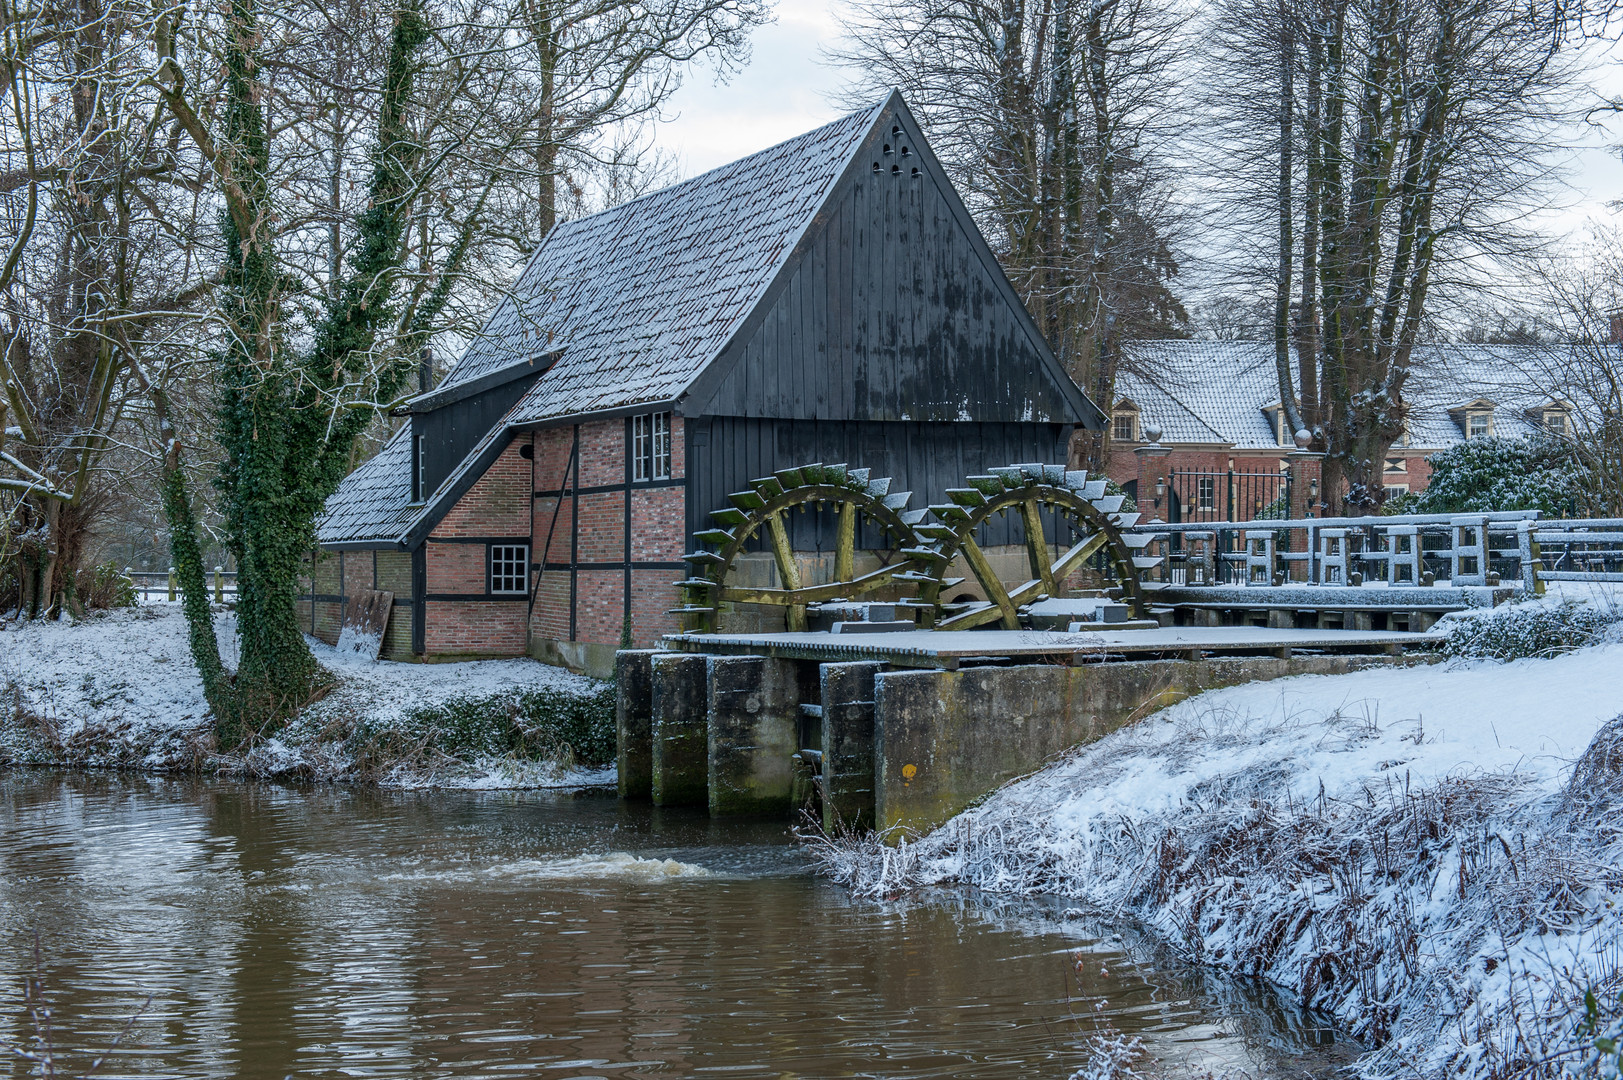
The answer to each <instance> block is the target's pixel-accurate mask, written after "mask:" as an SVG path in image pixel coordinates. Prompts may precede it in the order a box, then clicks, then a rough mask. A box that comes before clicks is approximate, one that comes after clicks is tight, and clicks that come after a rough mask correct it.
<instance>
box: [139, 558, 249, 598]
mask: <svg viewBox="0 0 1623 1080" xmlns="http://www.w3.org/2000/svg"><path fill="white" fill-rule="evenodd" d="M124 576H125V577H127V578H129V579H130V584H131V585H132V586H134V588H135V592H136V594H137V595H138V596H139V597H140V598H141V599H142V600H143V601H146V600H178V599H180V579H179V577H178V576H177V575H176V574H175V568H174V567H172V566H171V567H170V568H169V569H168V570H167V571H163V570H132V569H129V568H126V569H125V570H124ZM205 576H206V577H207V579H208V585H209V592H210V593H211V594H212V596H213V599H214V602H215V603H216V604H223V603H225V601H226V598H227V597H230V598H232V599H235V598H236V595H237V572H236V571H235V570H227V569H225V568H224V567H220V566H216V567H215V568H214V569H213V571H211V572H210V573H208V574H207V575H205Z"/></svg>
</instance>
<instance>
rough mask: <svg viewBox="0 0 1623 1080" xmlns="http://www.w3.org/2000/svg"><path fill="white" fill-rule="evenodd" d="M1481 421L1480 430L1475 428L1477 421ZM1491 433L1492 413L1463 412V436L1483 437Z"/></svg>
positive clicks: (1471, 437) (1469, 437) (1470, 437)
mask: <svg viewBox="0 0 1623 1080" xmlns="http://www.w3.org/2000/svg"><path fill="white" fill-rule="evenodd" d="M1478 420H1480V421H1482V430H1481V431H1478V430H1476V425H1477V421H1478ZM1492 434H1493V413H1491V412H1486V411H1483V412H1471V413H1466V414H1465V437H1466V438H1467V439H1485V438H1488V437H1489V436H1491V435H1492Z"/></svg>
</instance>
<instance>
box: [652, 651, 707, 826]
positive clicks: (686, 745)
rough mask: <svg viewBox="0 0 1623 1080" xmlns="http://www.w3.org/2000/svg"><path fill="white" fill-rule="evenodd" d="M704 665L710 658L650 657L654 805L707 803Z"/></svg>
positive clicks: (689, 656)
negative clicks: (651, 659)
mask: <svg viewBox="0 0 1623 1080" xmlns="http://www.w3.org/2000/svg"><path fill="white" fill-rule="evenodd" d="M709 663H710V657H708V656H702V655H694V654H691V653H683V654H678V653H660V654H659V655H657V656H655V657H654V658H653V663H652V665H651V666H652V669H653V677H652V679H650V680H649V682H650V689H651V692H652V693H651V696H652V707H651V708H650V710H649V712H650V714H651V718H652V721H651V724H650V741H651V742H652V747H651V753H650V763H651V765H652V772H653V777H652V781H651V784H650V791H651V794H652V796H653V800H654V804H655V805H656V806H704V805H706V803H707V802H708V800H709V794H708V786H709V768H708V763H707V759H708V756H709V748H708V738H707V735H706V729H707V727H708V722H709V709H708V704H709V703H708V697H709V671H708V668H709Z"/></svg>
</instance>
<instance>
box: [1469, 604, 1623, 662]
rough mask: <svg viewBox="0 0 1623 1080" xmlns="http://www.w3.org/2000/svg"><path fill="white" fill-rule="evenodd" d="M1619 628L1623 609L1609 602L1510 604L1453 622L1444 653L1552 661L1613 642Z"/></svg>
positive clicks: (1485, 657)
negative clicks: (1566, 654)
mask: <svg viewBox="0 0 1623 1080" xmlns="http://www.w3.org/2000/svg"><path fill="white" fill-rule="evenodd" d="M1620 625H1623V608H1620V607H1618V606H1617V604H1616V603H1615V602H1613V601H1611V600H1610V599H1609V598H1608V599H1605V600H1603V601H1600V602H1587V601H1585V600H1581V599H1577V598H1573V597H1566V598H1563V599H1559V600H1555V601H1553V602H1549V601H1546V602H1537V601H1535V602H1530V603H1522V604H1507V605H1505V606H1503V607H1499V608H1495V609H1493V610H1492V611H1491V612H1487V613H1482V614H1476V613H1472V614H1471V615H1470V616H1469V617H1465V618H1459V619H1451V620H1449V630H1448V638H1447V640H1446V641H1444V643H1443V646H1442V653H1443V655H1444V656H1450V657H1465V658H1469V659H1483V660H1524V659H1529V658H1534V657H1543V658H1547V657H1551V656H1558V655H1560V654H1561V653H1566V652H1572V651H1573V650H1574V649H1582V648H1587V647H1588V646H1591V645H1597V644H1600V643H1602V642H1604V641H1607V640H1611V639H1612V638H1614V637H1615V635H1616V632H1617V630H1618V628H1619V627H1620Z"/></svg>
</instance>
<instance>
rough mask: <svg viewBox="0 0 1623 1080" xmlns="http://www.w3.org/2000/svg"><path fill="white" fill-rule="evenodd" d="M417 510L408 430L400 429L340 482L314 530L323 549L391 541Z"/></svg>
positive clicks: (409, 427) (406, 428) (403, 528)
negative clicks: (414, 502) (331, 545)
mask: <svg viewBox="0 0 1623 1080" xmlns="http://www.w3.org/2000/svg"><path fill="white" fill-rule="evenodd" d="M421 509H422V508H421V507H413V506H412V505H411V425H409V424H408V425H406V426H405V427H402V428H401V429H400V430H399V431H398V432H397V433H396V434H395V437H394V438H392V439H390V440H389V441H388V442H387V443H385V444H384V447H383V449H382V450H379V451H378V452H377V453H376V454H374V455H373V456H372V457H371V458H370V459H368V460H367V461H364V462H362V463H361V466H360V468H358V469H356V470H355V471H354V472H352V473H350V474H349V475H348V476H346V477H344V481H343V483H341V484H339V485H338V490H337V491H335V492H333V494H332V496H331V497H330V498H329V499H328V500H327V509H326V512H325V513H324V514H323V515H322V518H321V520H320V522H318V523H317V526H316V535H317V536H318V538H319V539H320V541H321V543H323V544H353V543H357V542H364V541H377V540H389V541H392V540H394V539H395V538H396V537H398V536H400V535H401V534H402V533H404V532H405V531H406V527H407V526H408V525H409V524H410V523H411V520H412V518H414V517H415V516H416V515H417V513H418V511H420V510H421Z"/></svg>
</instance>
